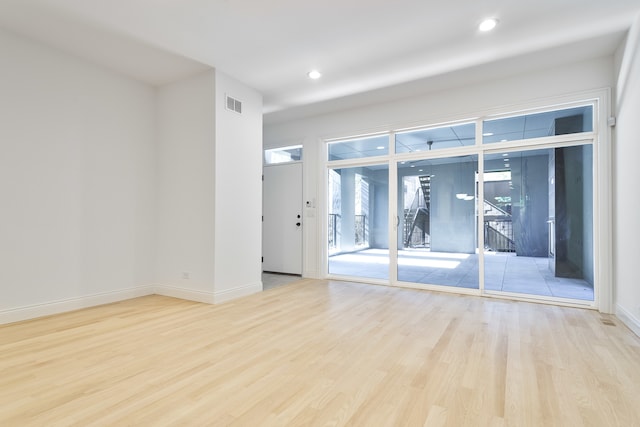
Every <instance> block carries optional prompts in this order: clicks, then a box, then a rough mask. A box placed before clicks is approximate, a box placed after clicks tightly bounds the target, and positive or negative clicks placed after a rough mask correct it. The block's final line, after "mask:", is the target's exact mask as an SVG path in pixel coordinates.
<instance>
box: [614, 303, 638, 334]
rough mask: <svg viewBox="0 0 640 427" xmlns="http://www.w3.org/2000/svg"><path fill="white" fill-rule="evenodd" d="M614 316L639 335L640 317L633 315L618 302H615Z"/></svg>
mask: <svg viewBox="0 0 640 427" xmlns="http://www.w3.org/2000/svg"><path fill="white" fill-rule="evenodd" d="M616 317H618V319H620V321H621V322H622V323H624V324H625V325H626V326H627V327H628V328H629V329H631V330H632V331H633V333H634V334H636V335H637V336H639V337H640V319H638V318H637V317H635V316H634V315H633V314H631V313H630V312H629V311H627V310H626V309H625V308H623V307H622V306H621V305H620V304H616Z"/></svg>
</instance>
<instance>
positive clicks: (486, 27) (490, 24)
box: [478, 18, 498, 32]
mask: <svg viewBox="0 0 640 427" xmlns="http://www.w3.org/2000/svg"><path fill="white" fill-rule="evenodd" d="M496 25H498V20H497V19H496V18H488V19H485V20H484V21H482V22H481V23H480V25H479V26H478V29H479V30H480V31H482V32H486V31H491V30H493V29H494V28H495V27H496Z"/></svg>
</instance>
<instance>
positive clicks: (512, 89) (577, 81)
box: [264, 57, 615, 277]
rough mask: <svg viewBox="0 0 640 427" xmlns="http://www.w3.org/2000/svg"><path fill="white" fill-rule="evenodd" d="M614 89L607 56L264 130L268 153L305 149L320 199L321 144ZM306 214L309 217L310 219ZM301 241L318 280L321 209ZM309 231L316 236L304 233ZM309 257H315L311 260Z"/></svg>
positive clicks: (308, 191)
mask: <svg viewBox="0 0 640 427" xmlns="http://www.w3.org/2000/svg"><path fill="white" fill-rule="evenodd" d="M614 84H615V79H614V67H613V60H612V58H611V57H603V58H596V59H591V60H586V61H581V62H577V63H573V64H568V65H563V66H559V67H556V68H551V69H547V70H543V71H539V70H538V71H535V72H532V73H529V74H520V75H515V76H511V77H508V78H501V79H498V80H493V81H486V82H482V83H474V84H470V85H468V86H464V87H459V88H455V89H447V90H443V91H440V92H430V93H423V94H416V95H415V96H413V97H410V98H405V99H398V100H394V101H390V102H385V103H378V104H372V105H369V106H366V107H363V108H357V109H350V110H345V111H336V112H334V113H331V114H325V115H320V116H314V117H308V118H303V119H298V120H294V121H286V122H280V123H275V122H274V123H268V124H267V125H265V129H264V145H265V147H266V148H271V147H276V146H281V145H283V144H287V145H289V144H292V143H303V144H304V159H305V160H304V162H305V165H304V166H305V167H304V180H305V185H304V200H316V201H318V202H319V201H320V200H321V199H322V194H321V191H322V189H323V185H322V182H321V179H322V177H323V174H322V173H323V171H322V169H321V167H320V165H321V163H322V161H323V160H324V159H323V155H324V152H323V151H322V143H321V140H322V139H323V138H336V137H342V136H350V135H358V134H362V133H368V132H374V131H385V130H389V129H392V128H395V129H397V128H401V127H409V126H415V125H420V124H432V123H439V122H444V121H449V120H456V119H465V118H466V119H468V118H474V117H477V116H479V115H482V114H487V112H489V111H495V110H507V111H508V110H509V109H510V108H511V106H515V105H518V104H523V103H528V102H533V101H536V100H542V99H544V100H548V101H550V102H552V101H553V99H555V98H556V97H560V96H562V95H567V94H574V93H577V92H581V91H588V90H589V91H590V90H594V89H600V88H605V87H612V86H614ZM309 214H311V215H313V217H309ZM305 220H306V224H310V223H312V222H315V227H306V230H305V239H304V251H305V270H304V274H305V276H307V277H322V274H323V271H322V270H323V268H322V267H321V265H320V263H319V260H320V254H319V252H318V248H319V247H320V245H322V244H324V243H323V242H320V241H319V239H320V238H321V236H320V234H319V233H318V230H321V229H322V224H321V222H320V221H324V214H323V213H322V206H320V205H319V204H318V208H317V209H316V210H312V211H309V210H307V212H306V217H305ZM309 229H313V230H315V232H307V231H308V230H309ZM310 254H313V255H315V256H310Z"/></svg>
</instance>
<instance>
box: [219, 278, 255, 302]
mask: <svg viewBox="0 0 640 427" xmlns="http://www.w3.org/2000/svg"><path fill="white" fill-rule="evenodd" d="M258 292H262V281H260V282H257V283H250V284H248V285H244V286H239V287H237V288H233V289H226V290H224V291H219V292H214V293H213V304H220V303H223V302H227V301H231V300H233V299H236V298H240V297H245V296H247V295H251V294H255V293H258Z"/></svg>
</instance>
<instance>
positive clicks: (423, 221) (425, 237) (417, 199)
mask: <svg viewBox="0 0 640 427" xmlns="http://www.w3.org/2000/svg"><path fill="white" fill-rule="evenodd" d="M418 179H419V180H420V187H419V188H417V189H416V193H415V194H414V196H413V201H412V202H411V206H410V208H409V209H405V213H404V239H403V240H404V247H411V246H415V245H416V244H419V245H423V246H426V245H427V244H428V242H429V234H430V231H429V230H430V228H429V227H430V221H429V203H430V201H431V176H430V175H425V176H420V177H418ZM420 193H422V197H421V196H420ZM416 228H418V229H419V230H420V231H421V232H422V236H421V239H420V242H414V241H413V239H414V232H415V229H416Z"/></svg>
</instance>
